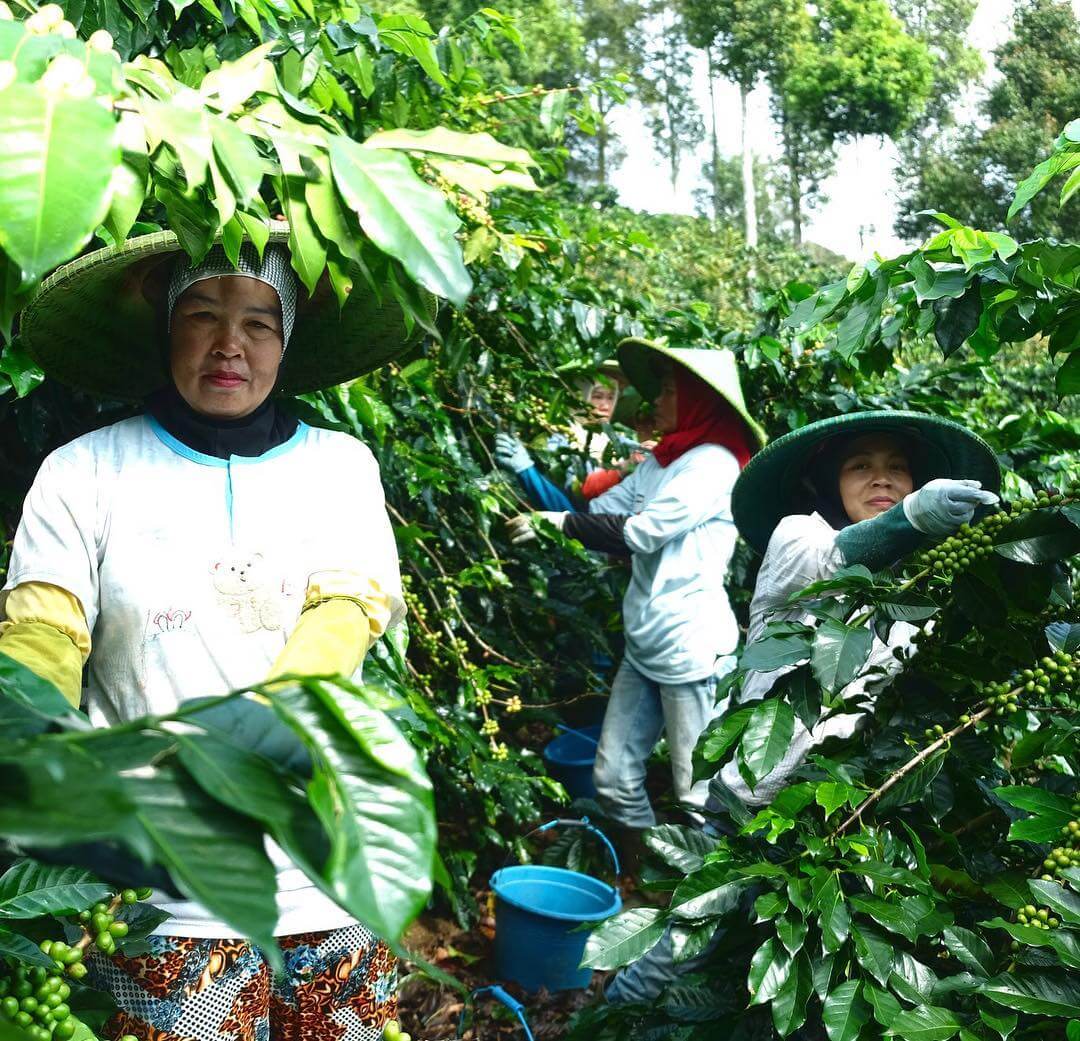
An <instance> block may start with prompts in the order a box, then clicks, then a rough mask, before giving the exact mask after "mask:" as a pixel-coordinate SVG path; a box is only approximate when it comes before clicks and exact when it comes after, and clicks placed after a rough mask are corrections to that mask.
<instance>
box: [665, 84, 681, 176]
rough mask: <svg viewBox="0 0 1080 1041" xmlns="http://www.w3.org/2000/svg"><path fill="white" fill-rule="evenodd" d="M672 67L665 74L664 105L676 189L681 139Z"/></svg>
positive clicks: (670, 163) (669, 152)
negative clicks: (676, 131) (676, 112)
mask: <svg viewBox="0 0 1080 1041" xmlns="http://www.w3.org/2000/svg"><path fill="white" fill-rule="evenodd" d="M670 72H671V70H670V68H668V69H667V70H666V73H667V74H665V76H664V107H665V109H666V110H667V124H668V165H669V166H670V168H671V190H672V191H676V190H677V185H678V180H679V139H678V137H677V135H676V133H675V114H674V112H673V111H672V106H673V104H674V102H673V99H672V92H671V75H670Z"/></svg>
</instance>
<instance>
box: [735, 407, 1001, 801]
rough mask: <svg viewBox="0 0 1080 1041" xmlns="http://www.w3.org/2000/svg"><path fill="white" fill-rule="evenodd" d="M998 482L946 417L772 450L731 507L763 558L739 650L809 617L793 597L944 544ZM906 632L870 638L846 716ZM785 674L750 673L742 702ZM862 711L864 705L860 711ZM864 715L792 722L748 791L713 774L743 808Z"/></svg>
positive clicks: (872, 419) (809, 435) (877, 417)
mask: <svg viewBox="0 0 1080 1041" xmlns="http://www.w3.org/2000/svg"><path fill="white" fill-rule="evenodd" d="M1000 483H1001V474H1000V470H999V468H998V464H997V459H996V458H995V456H994V454H993V452H992V451H991V450H990V448H989V446H988V445H987V444H986V443H985V442H984V441H983V440H982V439H981V438H979V437H978V436H976V435H975V434H973V433H972V432H971V431H969V430H967V429H966V428H964V427H962V426H960V425H959V424H958V423H954V422H952V421H951V420H947V419H942V418H941V417H938V416H929V415H921V414H918V413H913V412H862V413H855V414H853V415H846V416H838V417H834V418H831V419H826V420H822V421H820V422H818V423H812V424H810V425H809V426H807V427H804V428H802V429H801V430H797V431H794V432H793V433H790V434H787V435H785V436H784V437H782V438H779V439H778V440H777V441H775V442H773V444H772V445H770V446H769V448H768V449H766V451H764V452H762V453H761V455H760V456H758V457H757V458H756V459H755V460H754V462H753V464H752V465H751V466H749V467H747V469H746V471H745V472H744V473H743V474H742V476H741V477H740V479H739V482H738V484H737V485H736V487H735V493H734V496H733V499H732V509H733V511H734V514H735V523H736V525H737V526H738V528H739V531H740V533H741V534H742V535H743V537H744V538H745V539H746V540H747V541H748V542H749V543H750V544H751V545H752V546H753V547H754V548H755V549H757V550H758V552H763V553H764V558H763V560H762V562H761V568H760V570H759V571H758V577H757V582H756V585H755V587H754V597H753V600H752V601H751V604H750V627H749V630H748V632H747V644H748V645H749V644H752V643H753V642H754V641H755V640H756V639H758V638H759V637H760V636H761V634H762V632H763V631H764V629H765V626H766V625H767V624H768V623H769V622H775V621H783V620H786V619H797V620H800V621H805V620H806V618H807V616H806V615H805V613H804V612H803V611H802V610H801V609H800V608H798V607H791V606H789V604H788V601H789V598H790V597H791V595H792V594H794V593H797V592H798V591H799V590H800V589H804V588H805V587H806V586H808V585H810V583H812V582H816V581H818V580H820V579H824V578H828V577H830V576H831V575H833V574H835V573H836V572H837V571H838V570H839V569H840V568H841V567H844V566H848V565H852V564H863V565H865V566H866V567H868V568H870V569H871V570H880V569H881V568H885V567H889V566H891V565H892V564H894V563H896V561H898V560H900V559H901V558H903V557H906V556H908V555H909V554H911V553H912V552H914V551H915V550H916V549H917V548H918V547H919V546H920V545H921V544H922V542H923V541H924V540H925V539H926V538H927V537H934V538H944V537H945V536H946V535H949V534H951V533H952V532H953V531H955V530H956V529H957V528H959V527H960V525H962V524H964V523H966V522H968V521H970V520H971V519H972V517H973V516H974V513H975V511H976V509H978V508H980V507H985V506H990V505H993V504H994V503H996V502H997V501H998V497H997V494H996V493H997V490H998V488H999V487H1000ZM914 631H915V630H914V628H913V627H912V626H911V625H909V624H907V623H904V622H897V623H895V624H894V625H893V626H892V628H891V629H890V632H889V638H888V639H887V640H884V641H883V640H880V639H877V638H875V641H874V644H873V650H872V651H871V654H870V657H869V659H868V661H867V663H866V666H865V667H864V669H863V673H862V675H861V676H859V677H857V678H856V679H855V680H854V681H852V684H851V685H849V687H847V688H845V690H844V692H843V696H844V699H845V701H847V702H848V703H849V704H851V705H852V706H853V707H855V706H857V705H859V703H860V699H862V700H863V701H865V702H866V704H869V703H870V702H871V701H872V694H873V692H874V691H876V690H880V688H881V687H882V686H883V685H884V684H885V683H887V682H888V681H889V680H890V679H891V678H892V677H893V676H894V675H895V674H896V672H897V670H898V668H899V662H898V661H897V659H896V657H895V655H894V653H893V651H894V650H895V649H896V648H898V647H901V646H906V644H907V643H908V642H909V640H910V638H911V636H912V635H913V633H914ZM787 671H790V669H787V668H785V669H777V670H775V671H772V672H766V673H757V672H755V673H749V674H748V675H747V676H746V677H745V679H744V681H743V684H742V690H741V692H740V700H742V701H754V700H757V699H759V698H762V697H764V696H765V695H766V694H767V693H768V691H769V690H771V689H772V686H773V684H774V683H775V682H776V681H777V679H779V677H780V676H782V675H783V674H784V673H785V672H787ZM864 707H865V706H864ZM862 718H863V712H862V711H852V712H844V713H837V714H833V715H829V716H828V718H826V719H825V720H823V721H822V722H821V723H820V724H818V726H816V727H815V728H814V729H813V730H812V731H807V729H806V728H805V727H804V726H802V724H801V723H800V722H797V723H796V734H795V736H794V738H793V739H792V741H791V744H790V747H789V749H788V752H787V754H786V755H785V757H784V760H783V761H782V762H781V763H780V765H779V766H778V767H777V768H776V770H775V771H774V772H773V773H772V774H771V775H770V776H769V777H767V778H765V779H764V780H763V781H762V782H761V783H760V784H759V785H758V786H757V787H756V788H755V789H754V791H753V792H751V791H750V790H749V788H747V786H746V784H745V783H744V782H743V780H742V778H741V777H740V776H739V774H738V770H737V769H736V768H735V767H734V766H731V765H729V766H728V767H726V768H725V769H724V771H723V772H722V779H723V781H724V783H726V784H727V785H728V787H730V788H732V789H733V790H734V791H735V792H736V794H737V795H738V796H739V797H740V798H741V799H742V800H743V801H744V802H746V803H747V804H749V805H762V804H764V803H768V802H770V801H771V800H772V798H773V796H774V795H775V794H776V792H777V791H779V790H780V788H781V787H783V786H784V785H785V784H786V783H787V779H788V778H789V777H790V776H791V774H792V773H793V772H794V771H795V770H796V769H797V768H798V767H799V766H800V765H801V764H802V762H803V761H804V760H805V758H806V756H807V755H808V754H809V752H810V750H812V748H814V747H815V746H817V745H819V744H821V743H822V742H823V741H825V740H826V739H828V738H830V737H849V736H850V735H851V734H852V733H853V732H854V730H855V728H856V726H857V725H858V724H859V722H860V720H861V719H862Z"/></svg>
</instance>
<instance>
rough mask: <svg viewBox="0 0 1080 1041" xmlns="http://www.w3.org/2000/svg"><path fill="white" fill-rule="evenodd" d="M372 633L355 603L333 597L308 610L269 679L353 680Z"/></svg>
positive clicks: (365, 618)
mask: <svg viewBox="0 0 1080 1041" xmlns="http://www.w3.org/2000/svg"><path fill="white" fill-rule="evenodd" d="M369 631H370V626H369V624H368V616H367V614H366V612H365V611H364V608H363V607H362V606H361V605H360V604H358V603H357V602H356V601H355V600H347V599H344V598H337V597H334V598H331V599H329V600H323V601H321V602H319V603H317V604H315V605H314V606H312V607H306V608H305V609H304V612H303V614H301V615H300V620H299V621H298V622H297V623H296V628H295V629H293V631H292V633H291V634H290V635H289V639H288V640H287V641H286V643H285V646H284V647H283V648H282V649H281V653H280V654H279V655H278V657H277V661H275V662H274V665H273V667H272V668H271V670H270V675H269V676H268V677H267V679H268V680H274V679H277V678H278V677H279V676H286V675H289V674H290V673H297V674H299V675H302V676H322V675H326V674H328V673H339V674H340V675H342V676H351V675H352V674H353V673H354V672H355V671H356V669H357V667H358V666H359V665H360V663H361V662H362V661H363V660H364V655H365V654H367V649H368V639H369Z"/></svg>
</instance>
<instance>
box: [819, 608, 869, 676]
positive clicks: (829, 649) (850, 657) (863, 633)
mask: <svg viewBox="0 0 1080 1041" xmlns="http://www.w3.org/2000/svg"><path fill="white" fill-rule="evenodd" d="M873 641H874V636H873V633H871V632H870V630H869V629H868V628H867V627H866V626H864V625H854V626H852V625H845V624H844V623H843V622H840V621H837V620H836V619H835V618H826V619H825V621H823V622H822V623H821V625H819V626H818V628H817V630H816V631H815V633H814V646H813V654H812V656H811V658H810V664H811V666H812V668H813V670H814V676H815V678H816V679H817V681H818V683H820V684H821V686H822V687H824V688H825V690H830V691H838V690H841V689H843V688H844V687H846V686H847V685H848V684H849V683H850V682H851V681H852V680H853V679H854V678H855V677H856V676H857V675H858V674H859V671H860V670H861V669H862V667H863V666H864V665H865V664H866V659H867V658H868V657H869V655H870V648H871V646H872V645H873Z"/></svg>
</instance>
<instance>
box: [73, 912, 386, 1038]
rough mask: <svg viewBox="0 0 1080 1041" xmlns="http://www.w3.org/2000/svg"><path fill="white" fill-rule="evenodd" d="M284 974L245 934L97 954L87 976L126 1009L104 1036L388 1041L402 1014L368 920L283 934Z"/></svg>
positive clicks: (164, 940)
mask: <svg viewBox="0 0 1080 1041" xmlns="http://www.w3.org/2000/svg"><path fill="white" fill-rule="evenodd" d="M278 942H279V943H280V945H281V949H282V954H283V956H284V961H285V971H284V973H283V974H282V975H281V976H279V977H275V976H274V975H273V973H272V971H271V969H270V965H269V964H268V963H267V961H266V959H265V958H264V957H263V955H262V953H261V952H260V951H259V949H258V948H256V947H252V946H251V944H249V943H247V942H246V941H244V940H207V939H201V938H195V937H186V936H151V937H150V938H149V940H148V943H149V944H150V948H151V950H150V953H148V954H145V955H142V956H140V957H135V958H125V957H122V956H121V955H114V956H113V957H111V958H107V957H105V956H104V955H101V954H99V953H95V954H94V955H93V956H92V957H90V958H88V960H87V968H88V969H89V970H90V971H89V972H88V974H87V977H86V982H87V983H89V984H90V985H91V986H94V987H96V988H98V989H99V990H105V991H108V992H109V993H110V994H112V996H113V998H114V999H115V1000H116V1003H117V1005H118V1007H119V1011H118V1012H117V1014H116V1015H115V1016H113V1017H112V1019H111V1020H110V1021H109V1023H108V1024H107V1025H106V1027H105V1029H104V1030H103V1031H102V1037H104V1038H118V1037H120V1036H121V1035H123V1034H134V1035H135V1036H136V1037H138V1038H139V1039H140V1041H379V1039H381V1038H382V1034H383V1027H384V1025H385V1024H386V1023H387V1022H388V1021H389V1020H391V1019H394V1018H396V1016H397V961H396V959H395V958H394V956H393V954H391V952H390V949H389V948H388V947H387V946H386V944H385V943H384V942H383V941H381V940H378V939H377V938H376V937H375V936H374V934H372V933H371V932H370V931H369V930H368V929H366V928H365V927H364V926H362V925H352V926H346V927H345V928H344V929H335V930H334V931H332V932H322V933H299V934H297V935H295V936H281V937H278Z"/></svg>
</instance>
